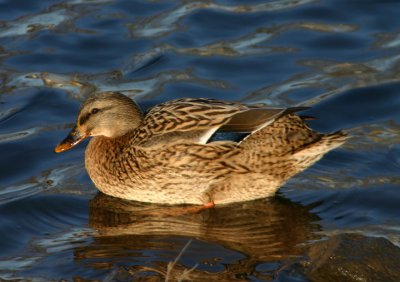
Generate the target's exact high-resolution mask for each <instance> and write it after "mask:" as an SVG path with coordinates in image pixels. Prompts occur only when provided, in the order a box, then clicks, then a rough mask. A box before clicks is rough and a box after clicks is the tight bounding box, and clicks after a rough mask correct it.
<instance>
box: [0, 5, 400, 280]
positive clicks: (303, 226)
mask: <svg viewBox="0 0 400 282" xmlns="http://www.w3.org/2000/svg"><path fill="white" fill-rule="evenodd" d="M399 11H400V2H399V3H398V2H397V1H389V0H388V1H378V0H377V1H373V0H369V1H355V0H354V1H345V0H343V1H337V0H335V1H333V0H321V1H312V0H302V1H299V0H296V1H293V0H283V1H216V0H215V1H123V0H122V1H114V0H108V1H107V0H88V1H85V0H76V1H72V0H71V1H62V0H53V1H50V0H48V1H22V0H21V1H15V0H8V1H7V0H4V1H1V2H0V19H1V20H2V22H1V26H0V79H1V84H0V90H1V91H0V154H1V158H0V214H1V221H0V238H1V240H0V253H1V255H0V279H18V278H21V279H28V280H33V279H37V280H44V281H47V280H50V279H54V280H59V279H67V280H72V279H75V280H77V281H82V279H92V280H95V279H97V280H106V279H109V280H111V281H112V280H119V281H130V280H132V279H139V278H140V279H148V280H146V281H150V280H151V279H153V280H152V281H154V280H157V279H164V278H165V275H166V271H167V268H168V263H170V262H172V261H174V260H175V259H176V258H177V257H178V254H179V252H180V251H181V249H182V248H183V247H184V246H185V244H187V242H190V244H189V245H188V246H187V248H186V249H185V251H184V252H183V253H182V256H181V257H180V259H179V260H177V263H176V265H175V267H174V269H173V271H172V272H171V273H170V275H172V276H171V277H173V278H174V279H175V278H177V277H179V275H181V274H182V273H183V272H184V271H185V270H186V271H188V270H189V269H191V268H193V267H195V268H193V270H192V271H191V272H190V279H191V280H194V281H196V280H197V281H204V280H206V279H208V280H210V281H214V280H217V281H234V280H237V281H243V280H251V281H265V280H274V279H275V280H279V281H290V280H296V281H302V280H306V279H307V277H306V274H304V273H302V272H298V271H297V268H296V267H295V266H294V265H295V262H297V261H299V260H300V261H301V260H302V259H304V258H305V256H306V253H307V250H308V249H309V247H310V246H311V245H313V244H314V242H316V241H320V240H321V239H323V238H327V237H328V238H329V237H330V236H332V235H333V234H337V233H339V234H340V233H344V232H356V233H360V234H362V235H364V236H383V237H385V238H388V239H389V240H390V241H391V242H393V243H395V244H397V245H399V244H400V240H399V238H400V237H399V229H400V220H399V217H398V215H399V213H400V208H399V205H398V203H399V202H400V190H399V183H400V180H399V176H398V175H399V169H400V147H399V145H398V141H399V140H400V137H399V132H400V120H399V115H398V111H399V110H398V109H399V108H400V107H399V106H400V100H399V98H398V97H400V96H399V95H398V89H399V86H400V82H399V81H400V75H399V74H400V70H399V66H400V63H399V62H400V60H399V59H400V57H399V48H400V44H399V42H400V40H399V34H400V20H399V17H398V12H399ZM96 91H121V92H123V93H125V94H127V95H129V96H130V97H132V98H135V99H136V100H138V101H139V103H140V104H141V105H142V106H143V107H145V108H147V107H149V106H151V105H154V104H155V103H158V102H161V101H165V100H169V99H173V98H178V97H188V96H189V97H211V98H221V99H228V100H240V101H243V102H252V103H258V102H262V103H266V104H270V105H273V106H296V105H304V106H311V107H312V108H311V109H310V110H309V111H308V112H307V114H308V115H311V116H315V117H318V119H317V120H313V121H310V125H311V126H312V127H313V128H315V129H317V130H320V131H325V132H327V131H335V130H338V129H341V128H345V129H346V130H347V131H348V132H349V133H350V134H351V136H352V138H351V140H350V141H349V142H347V143H346V144H345V145H344V146H343V147H341V148H339V149H337V150H335V151H333V152H331V153H329V154H328V155H326V156H325V157H324V158H323V159H322V160H321V161H320V162H318V163H317V164H316V165H314V166H313V167H311V168H310V169H308V170H307V171H305V172H304V173H302V174H300V175H298V176H296V177H295V178H293V179H292V180H290V181H289V182H288V183H287V184H286V185H285V186H284V187H282V189H281V190H280V192H279V196H278V197H277V198H273V199H266V200H260V201H256V202H251V203H243V204H237V205H233V206H229V207H219V208H216V209H214V210H208V211H205V212H202V213H198V214H192V213H187V212H186V211H185V209H183V208H171V207H163V206H154V205H146V204H140V203H129V202H125V201H121V200H116V199H113V198H110V197H106V196H104V195H97V191H96V189H95V188H94V186H93V185H92V184H91V182H90V180H89V179H88V177H87V176H86V173H85V170H84V168H83V153H84V146H79V147H78V148H76V149H74V150H72V151H69V152H68V153H65V154H62V155H55V154H54V153H53V148H54V145H55V144H57V143H58V141H59V140H60V138H62V137H63V136H64V135H65V132H66V131H67V130H68V129H70V128H71V126H72V124H71V122H72V121H73V120H74V118H75V114H76V111H77V109H78V107H79V103H80V102H81V101H82V100H83V99H84V98H85V97H87V96H88V95H90V94H91V93H93V92H96ZM190 240H192V241H190ZM79 279H81V280H79Z"/></svg>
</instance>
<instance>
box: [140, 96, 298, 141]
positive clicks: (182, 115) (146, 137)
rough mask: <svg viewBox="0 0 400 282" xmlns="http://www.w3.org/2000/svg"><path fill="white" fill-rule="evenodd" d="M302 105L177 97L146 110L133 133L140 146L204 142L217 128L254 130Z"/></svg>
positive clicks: (234, 130) (241, 130)
mask: <svg viewBox="0 0 400 282" xmlns="http://www.w3.org/2000/svg"><path fill="white" fill-rule="evenodd" d="M301 109H304V108H289V109H280V108H266V107H264V106H260V105H257V106H251V105H244V104H240V103H235V102H227V101H220V100H214V99H203V98H200V99H198V98H196V99H190V98H189V99H178V100H172V101H169V102H166V103H163V104H159V105H157V106H155V107H153V108H151V109H150V110H149V112H148V113H147V114H146V115H145V118H144V121H143V123H142V125H141V126H140V128H139V129H138V130H137V133H136V135H135V138H134V139H135V143H137V144H140V145H143V146H153V145H163V144H166V143H171V142H174V141H179V142H184V141H191V142H196V143H199V144H205V143H207V141H208V140H209V138H210V137H211V136H212V135H213V134H214V133H215V131H217V130H221V131H230V132H244V133H245V132H253V131H255V130H257V129H259V128H262V127H264V126H267V125H268V124H270V123H271V122H273V121H274V120H275V119H276V118H278V117H280V116H282V115H286V114H289V113H292V112H295V111H299V110H301Z"/></svg>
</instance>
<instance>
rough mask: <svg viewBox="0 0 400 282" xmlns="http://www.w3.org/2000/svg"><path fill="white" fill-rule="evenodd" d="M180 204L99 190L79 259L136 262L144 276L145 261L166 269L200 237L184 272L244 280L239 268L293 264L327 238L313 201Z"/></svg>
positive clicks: (133, 269)
mask: <svg viewBox="0 0 400 282" xmlns="http://www.w3.org/2000/svg"><path fill="white" fill-rule="evenodd" d="M171 209H172V210H173V212H171ZM176 209H179V207H177V206H172V207H171V206H161V205H156V204H144V203H139V202H134V201H126V200H121V199H117V198H113V197H109V196H107V195H104V194H101V193H99V194H98V195H97V196H96V197H95V198H94V199H92V200H91V201H90V205H89V226H90V227H91V228H93V229H95V230H96V231H97V232H96V233H97V235H96V236H94V240H93V242H92V243H91V244H90V245H88V246H85V247H79V248H77V249H76V250H75V258H76V259H79V261H80V262H79V263H84V264H86V263H89V264H92V263H93V265H96V264H97V263H101V264H103V265H104V266H106V265H107V266H108V267H109V268H113V267H115V265H120V263H119V262H122V263H123V262H124V261H131V262H135V263H134V265H136V267H131V268H129V270H130V273H131V274H132V275H133V274H134V275H139V274H135V273H136V272H137V271H139V270H141V267H142V266H151V267H153V268H156V269H158V270H165V269H166V267H167V264H168V262H170V261H173V260H174V259H175V258H176V256H177V254H178V253H179V250H180V249H182V247H183V245H185V243H186V242H187V241H188V240H189V239H188V238H196V240H195V241H193V242H192V244H191V245H190V246H189V247H188V248H187V249H186V251H185V252H184V256H183V258H182V259H181V260H180V261H179V262H178V265H177V266H176V267H175V268H174V269H175V270H176V271H177V272H179V273H181V272H182V271H183V269H184V268H186V269H189V268H191V267H192V266H193V265H194V264H195V263H200V265H199V266H198V268H197V269H195V270H194V271H193V272H192V273H191V274H190V279H189V281H207V280H206V279H208V280H209V281H237V280H236V278H237V275H238V274H239V273H244V274H243V275H245V273H247V275H256V274H255V273H257V271H256V267H257V266H258V265H259V264H260V263H266V262H274V263H276V262H280V263H285V262H286V261H290V262H291V261H292V258H293V257H295V258H297V257H298V256H302V255H303V253H304V250H305V249H306V248H307V245H308V244H307V243H308V242H309V241H312V240H317V239H319V238H320V236H319V235H317V234H315V233H316V231H318V230H319V228H320V227H319V225H317V224H316V223H314V222H316V221H318V220H319V218H318V217H317V216H316V215H314V214H312V213H310V212H309V210H310V209H311V207H304V206H301V205H299V204H295V203H292V202H290V201H288V200H286V199H283V198H280V197H276V198H275V197H274V198H271V199H268V200H257V201H251V202H244V203H236V204H232V205H229V206H216V208H214V209H209V210H205V211H202V212H201V213H183V212H182V213H179V212H176ZM182 209H184V207H182ZM171 214H180V215H179V216H172V215H171ZM150 254H151V255H150ZM160 258H163V259H160ZM185 258H190V262H189V263H188V262H187V261H186V262H185ZM280 263H278V265H279V264H280ZM114 264H115V265H114ZM277 268H279V266H277ZM135 277H136V276H135ZM235 277H236V278H235ZM127 281H132V280H129V279H127ZM133 281H136V280H135V279H133ZM146 281H150V280H146ZM151 281H153V280H151ZM154 281H159V280H154ZM171 281H176V280H173V279H171ZM239 281H240V280H239ZM246 281H247V280H246Z"/></svg>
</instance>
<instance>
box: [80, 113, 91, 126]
mask: <svg viewBox="0 0 400 282" xmlns="http://www.w3.org/2000/svg"><path fill="white" fill-rule="evenodd" d="M89 117H90V113H87V114H85V115H83V116H81V117H80V118H79V124H80V125H84V124H85V123H86V122H87V121H88V119H89Z"/></svg>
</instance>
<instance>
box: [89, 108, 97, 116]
mask: <svg viewBox="0 0 400 282" xmlns="http://www.w3.org/2000/svg"><path fill="white" fill-rule="evenodd" d="M98 112H99V109H98V108H94V109H92V111H91V112H90V113H91V114H92V115H94V114H97V113H98Z"/></svg>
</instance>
